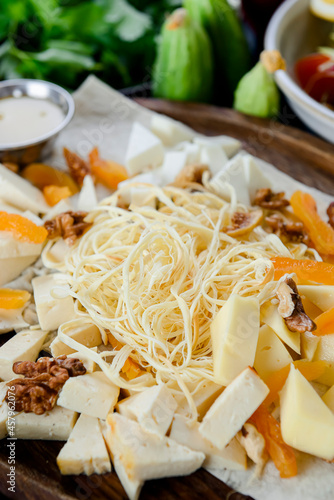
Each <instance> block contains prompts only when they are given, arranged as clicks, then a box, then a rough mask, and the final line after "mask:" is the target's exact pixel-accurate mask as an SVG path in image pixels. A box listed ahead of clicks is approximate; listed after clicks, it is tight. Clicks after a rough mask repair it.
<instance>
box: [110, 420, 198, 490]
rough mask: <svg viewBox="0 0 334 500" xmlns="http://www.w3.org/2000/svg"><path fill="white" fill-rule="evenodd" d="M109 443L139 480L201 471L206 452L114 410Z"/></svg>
mask: <svg viewBox="0 0 334 500" xmlns="http://www.w3.org/2000/svg"><path fill="white" fill-rule="evenodd" d="M107 424H108V425H109V429H108V431H107V433H106V437H107V446H108V447H109V449H110V452H111V456H112V459H113V460H114V458H113V457H115V456H116V457H117V458H118V460H119V461H120V462H121V463H122V464H123V467H124V469H125V471H126V473H127V475H128V476H129V477H131V478H132V479H135V480H137V481H145V480H148V479H159V478H162V477H173V476H184V475H188V474H191V473H192V472H194V471H195V470H197V469H198V468H199V467H200V466H201V465H202V463H203V461H204V459H205V455H204V453H201V452H196V451H192V450H190V448H187V447H186V446H183V445H180V444H178V443H177V442H176V441H174V440H173V439H170V438H167V437H161V436H158V435H157V434H154V433H152V432H148V431H146V430H145V429H144V428H143V427H142V426H141V425H140V424H138V422H135V421H134V420H130V419H128V418H126V417H124V416H123V415H119V414H118V413H113V414H111V415H109V416H108V420H107Z"/></svg>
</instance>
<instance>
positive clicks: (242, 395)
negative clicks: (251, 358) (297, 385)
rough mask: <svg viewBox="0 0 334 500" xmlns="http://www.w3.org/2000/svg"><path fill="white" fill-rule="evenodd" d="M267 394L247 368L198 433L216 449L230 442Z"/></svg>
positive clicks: (211, 412)
mask: <svg viewBox="0 0 334 500" xmlns="http://www.w3.org/2000/svg"><path fill="white" fill-rule="evenodd" d="M268 393H269V389H268V387H267V386H266V384H265V383H264V382H263V381H262V380H261V379H260V377H259V376H258V374H257V373H256V372H255V370H253V369H252V368H249V367H248V368H246V369H245V370H244V371H243V372H242V373H240V375H238V376H237V377H236V378H235V379H234V380H233V382H231V383H230V385H228V386H227V387H226V389H225V390H224V392H223V393H222V394H221V395H220V396H219V397H218V398H217V399H216V401H215V402H214V403H213V405H212V406H211V408H210V409H209V411H208V412H207V414H206V415H205V417H204V418H203V421H202V423H201V424H200V426H199V431H200V433H201V434H202V436H203V437H204V438H206V439H208V440H209V441H210V442H211V443H212V444H213V445H214V446H216V447H217V448H219V449H223V448H225V446H226V445H227V444H228V443H229V442H230V441H231V439H232V438H233V437H234V436H235V435H236V434H237V432H238V431H239V430H240V429H241V428H242V426H243V425H244V423H245V422H246V421H247V420H248V419H249V417H250V416H251V415H253V413H254V411H255V410H256V409H257V408H258V407H259V406H260V404H261V403H262V402H263V401H264V400H265V398H266V396H267V395H268Z"/></svg>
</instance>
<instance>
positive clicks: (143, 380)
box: [121, 372, 156, 398]
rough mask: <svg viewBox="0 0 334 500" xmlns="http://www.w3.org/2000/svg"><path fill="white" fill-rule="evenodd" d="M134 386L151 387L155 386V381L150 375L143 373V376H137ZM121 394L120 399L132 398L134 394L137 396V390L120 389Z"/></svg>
mask: <svg viewBox="0 0 334 500" xmlns="http://www.w3.org/2000/svg"><path fill="white" fill-rule="evenodd" d="M136 384H138V385H141V384H142V385H145V386H146V387H152V386H154V385H156V380H155V378H154V377H153V375H152V373H148V372H146V373H143V375H139V377H136ZM121 394H122V397H124V398H129V397H130V396H134V395H135V394H138V390H135V389H121Z"/></svg>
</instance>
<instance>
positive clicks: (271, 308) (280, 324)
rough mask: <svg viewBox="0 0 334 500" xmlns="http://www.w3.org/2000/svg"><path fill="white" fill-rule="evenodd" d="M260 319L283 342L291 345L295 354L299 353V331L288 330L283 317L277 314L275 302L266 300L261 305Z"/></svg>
mask: <svg viewBox="0 0 334 500" xmlns="http://www.w3.org/2000/svg"><path fill="white" fill-rule="evenodd" d="M261 321H262V322H263V323H265V324H266V325H268V326H270V328H272V330H274V332H275V333H276V335H277V336H278V337H279V338H280V339H281V340H282V342H284V344H286V345H288V346H289V347H291V349H293V350H294V351H295V352H296V353H297V354H300V333H298V332H291V331H290V330H289V328H288V327H287V326H286V323H285V321H284V319H283V318H282V316H281V315H280V314H279V312H278V308H277V305H276V304H272V303H271V302H267V303H266V304H264V305H263V306H261Z"/></svg>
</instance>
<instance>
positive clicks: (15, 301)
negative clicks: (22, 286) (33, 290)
mask: <svg viewBox="0 0 334 500" xmlns="http://www.w3.org/2000/svg"><path fill="white" fill-rule="evenodd" d="M30 297H31V295H30V293H29V292H27V291H26V290H12V289H10V288H0V309H21V307H23V306H24V304H26V303H27V302H28V300H29V299H30Z"/></svg>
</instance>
